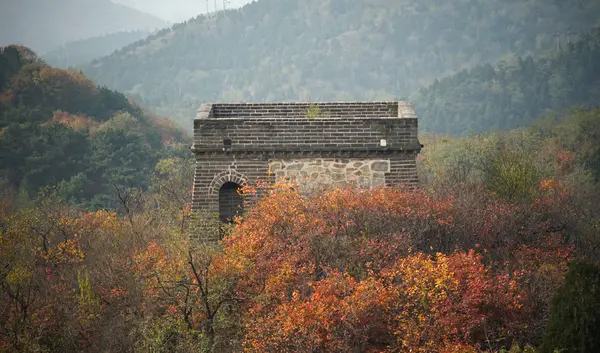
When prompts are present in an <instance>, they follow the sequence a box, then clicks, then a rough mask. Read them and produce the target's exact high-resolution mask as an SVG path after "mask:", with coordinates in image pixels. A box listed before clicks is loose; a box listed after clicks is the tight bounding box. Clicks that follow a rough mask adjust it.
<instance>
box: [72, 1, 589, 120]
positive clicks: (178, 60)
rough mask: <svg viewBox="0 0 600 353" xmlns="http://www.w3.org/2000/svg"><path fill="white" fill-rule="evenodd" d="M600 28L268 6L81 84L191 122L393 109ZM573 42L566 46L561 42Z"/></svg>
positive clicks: (580, 9)
mask: <svg viewBox="0 0 600 353" xmlns="http://www.w3.org/2000/svg"><path fill="white" fill-rule="evenodd" d="M596 24H600V2H599V1H597V0H581V1H577V2H565V1H556V0H528V1H523V0H444V1H441V0H420V1H414V0H394V1H392V0H361V1H354V0H324V1H323V0H259V1H257V2H254V3H251V4H249V5H246V6H244V7H243V8H242V9H240V10H233V11H227V12H225V13H220V14H219V15H218V16H216V17H211V18H206V17H204V16H200V17H198V18H196V19H193V20H190V21H188V22H187V23H183V24H179V25H175V26H173V28H172V29H170V30H164V31H161V32H159V33H158V34H157V35H155V36H152V37H150V38H148V39H146V40H145V41H142V42H138V43H136V44H134V45H131V46H128V47H127V48H125V49H124V50H121V51H119V52H117V53H114V54H113V55H111V56H108V57H105V58H103V59H101V60H99V61H97V62H95V63H93V64H92V65H90V66H89V67H86V68H84V72H86V74H88V75H90V77H92V78H94V79H95V80H98V82H100V83H102V84H106V85H108V86H109V87H112V88H115V89H118V90H121V91H123V92H128V93H132V94H136V95H137V96H139V97H140V98H141V99H143V102H144V104H145V105H147V106H151V107H153V108H155V109H157V110H158V111H159V112H160V113H161V114H167V113H169V114H175V115H179V116H181V117H186V118H189V117H190V116H191V114H192V113H193V110H194V109H195V108H196V107H197V105H198V103H199V102H200V101H203V100H227V101H236V100H246V101H263V100H309V99H312V100H322V99H327V100H331V99H337V100H349V99H369V100H370V99H390V98H397V97H406V96H408V95H409V94H410V93H411V92H413V91H414V90H416V89H418V88H419V87H420V86H422V85H424V84H429V83H431V82H432V81H433V79H434V78H436V77H441V76H445V75H449V74H452V73H454V72H458V71H460V70H461V69H464V68H470V67H473V66H475V65H476V64H480V63H483V62H488V61H494V62H495V61H497V60H498V59H499V58H501V57H503V56H505V55H508V54H512V53H516V54H518V55H525V54H528V53H532V52H546V51H551V50H553V49H554V48H555V46H556V37H555V35H556V33H557V31H559V32H561V33H570V32H582V31H587V30H589V28H590V27H592V26H593V25H596ZM560 40H561V41H562V42H566V41H567V38H566V35H563V36H561V37H560Z"/></svg>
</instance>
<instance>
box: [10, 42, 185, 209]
mask: <svg viewBox="0 0 600 353" xmlns="http://www.w3.org/2000/svg"><path fill="white" fill-rule="evenodd" d="M0 68H1V70H0V181H1V183H2V184H3V185H2V187H3V188H14V189H19V190H21V192H22V193H25V194H29V195H31V196H35V195H36V194H37V193H38V191H40V190H41V189H42V188H45V187H53V188H55V189H56V190H57V192H58V193H59V195H60V196H61V197H62V198H63V199H65V200H69V201H74V202H77V203H80V202H81V203H85V204H87V205H90V206H109V205H107V204H106V203H107V202H108V198H107V197H108V196H107V195H109V194H113V193H114V191H115V188H123V189H126V188H146V187H148V185H149V182H150V174H151V173H150V172H151V171H152V170H153V169H154V166H155V164H156V162H157V161H158V160H159V159H160V158H161V157H165V156H167V155H170V154H174V153H177V151H185V149H184V148H183V146H182V145H181V143H183V142H184V136H183V135H182V134H181V133H180V132H179V131H178V130H177V129H175V128H174V127H173V126H172V123H170V122H168V121H166V120H160V119H155V118H152V117H151V116H149V115H148V114H146V113H144V112H143V110H142V109H141V108H140V107H139V106H137V105H136V104H135V103H132V102H130V101H128V100H127V98H126V97H125V96H124V95H123V94H121V93H118V92H115V91H112V90H109V89H107V88H105V87H98V86H96V84H95V83H93V82H92V81H90V80H88V79H87V78H86V77H85V76H84V75H83V74H81V73H80V72H76V71H67V70H62V69H57V68H53V67H50V66H48V65H46V64H45V63H44V62H42V61H41V60H40V59H39V58H38V57H37V56H36V55H35V54H34V53H33V52H31V51H30V50H29V49H27V48H24V47H16V46H9V47H6V48H1V49H0ZM183 153H184V154H185V155H187V151H186V152H183Z"/></svg>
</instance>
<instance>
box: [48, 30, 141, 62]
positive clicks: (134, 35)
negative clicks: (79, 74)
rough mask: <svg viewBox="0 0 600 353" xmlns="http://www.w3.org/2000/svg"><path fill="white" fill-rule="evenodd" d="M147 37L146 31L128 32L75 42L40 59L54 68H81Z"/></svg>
mask: <svg viewBox="0 0 600 353" xmlns="http://www.w3.org/2000/svg"><path fill="white" fill-rule="evenodd" d="M148 35H150V32H147V31H128V32H116V33H111V34H105V35H102V36H98V37H92V38H87V39H82V40H77V41H73V42H68V43H66V44H64V45H62V46H61V47H59V48H56V49H54V50H51V51H49V52H46V53H45V54H44V55H43V56H42V58H43V59H44V61H46V62H47V63H48V64H49V65H52V66H55V67H62V68H68V67H75V66H82V65H85V64H89V63H90V62H91V61H92V60H94V59H97V58H101V57H103V56H106V55H108V54H111V53H112V52H114V51H116V50H117V49H121V48H122V47H124V46H126V45H129V44H131V43H133V42H135V41H138V40H140V39H143V38H146V37H147V36H148Z"/></svg>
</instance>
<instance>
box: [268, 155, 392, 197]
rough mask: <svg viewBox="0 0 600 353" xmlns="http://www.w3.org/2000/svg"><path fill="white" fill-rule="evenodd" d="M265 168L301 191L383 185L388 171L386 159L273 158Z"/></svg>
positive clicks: (388, 161) (387, 160) (388, 166)
mask: <svg viewBox="0 0 600 353" xmlns="http://www.w3.org/2000/svg"><path fill="white" fill-rule="evenodd" d="M269 170H270V171H271V173H273V174H274V175H275V178H276V179H277V180H280V179H283V178H285V179H288V180H295V181H296V182H298V183H299V184H300V186H301V187H302V189H303V190H307V191H310V190H315V189H319V188H322V187H331V186H333V187H344V186H348V185H356V186H359V187H367V188H371V187H376V186H382V185H385V175H386V174H387V173H389V172H390V160H389V159H332V158H316V159H292V160H284V159H275V160H270V161H269Z"/></svg>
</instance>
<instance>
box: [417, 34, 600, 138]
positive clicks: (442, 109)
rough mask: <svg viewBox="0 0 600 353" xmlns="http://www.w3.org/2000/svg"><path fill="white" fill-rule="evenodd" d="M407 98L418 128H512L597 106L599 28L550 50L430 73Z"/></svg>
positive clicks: (458, 131)
mask: <svg viewBox="0 0 600 353" xmlns="http://www.w3.org/2000/svg"><path fill="white" fill-rule="evenodd" d="M411 101H413V103H414V105H415V109H416V111H417V114H418V116H419V118H420V123H421V125H420V126H421V128H422V129H423V130H427V131H435V132H442V133H449V134H462V133H467V132H471V133H486V132H490V131H494V130H507V129H514V128H517V127H522V126H528V125H530V124H531V123H532V122H533V121H534V120H535V119H537V118H539V117H541V116H544V115H546V114H550V113H554V114H560V113H563V112H564V111H565V109H568V108H571V107H580V108H593V107H597V106H600V30H596V31H593V32H591V33H588V34H585V35H583V36H582V37H581V39H580V40H578V41H576V42H571V43H565V44H564V45H563V47H562V49H561V50H560V51H558V52H555V53H552V54H550V55H546V56H541V57H537V58H532V57H531V56H527V57H525V58H519V57H511V58H507V59H505V60H502V61H501V62H500V63H499V64H498V65H497V66H495V67H493V66H492V65H489V64H486V65H479V66H477V67H475V68H473V69H471V70H464V71H461V72H460V73H457V74H455V75H452V76H450V77H447V78H443V79H441V80H437V79H436V80H435V82H434V83H433V84H432V85H430V86H428V87H427V88H424V89H421V90H420V91H419V92H418V93H417V94H415V95H414V97H412V98H411Z"/></svg>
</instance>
